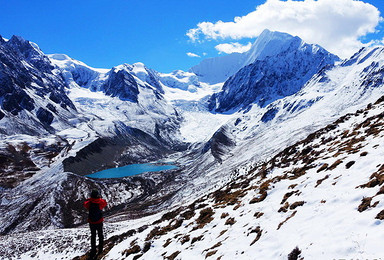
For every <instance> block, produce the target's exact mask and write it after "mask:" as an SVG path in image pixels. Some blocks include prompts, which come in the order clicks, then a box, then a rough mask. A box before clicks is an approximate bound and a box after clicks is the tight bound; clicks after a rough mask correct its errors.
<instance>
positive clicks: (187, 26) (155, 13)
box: [0, 0, 384, 72]
mask: <svg viewBox="0 0 384 260" xmlns="http://www.w3.org/2000/svg"><path fill="white" fill-rule="evenodd" d="M320 1H321V2H323V3H322V4H321V5H320V4H318V5H316V4H314V3H313V2H316V1H309V0H306V2H308V3H307V4H306V5H297V4H298V3H299V2H302V3H303V1H279V0H269V1H268V3H267V2H266V1H265V0H252V1H251V0H241V1H227V0H209V1H207V0H194V1H183V0H178V1H175V0H168V1H159V0H141V1H134V0H114V1H107V0H82V1H78V0H77V1H74V0H67V1H52V0H50V1H46V0H40V1H30V0H23V1H21V0H12V1H9V0H6V1H5V0H0V6H1V9H0V35H2V36H3V37H4V38H10V37H11V36H12V35H14V34H15V35H20V36H22V37H24V38H25V39H28V40H30V41H33V42H35V43H37V44H38V45H39V46H40V48H41V49H42V50H43V52H45V53H47V54H48V53H65V54H67V55H69V56H71V57H72V58H74V59H77V60H81V61H83V62H85V63H87V64H88V65H90V66H92V67H100V68H111V67H113V66H116V65H119V64H122V63H134V62H143V63H144V64H146V65H147V66H148V67H150V68H153V69H155V70H157V71H160V72H170V71H173V70H176V69H183V70H187V69H188V68H190V67H191V66H193V65H195V64H197V63H199V61H201V60H202V59H204V58H207V57H214V56H218V55H225V52H227V53H229V52H231V51H234V50H233V49H236V48H237V47H239V46H242V45H244V46H245V47H244V48H245V49H246V48H247V47H248V48H249V46H250V43H251V42H253V41H254V40H255V39H256V37H257V35H258V34H259V33H260V31H261V30H262V29H264V28H263V27H270V28H269V29H271V30H280V31H286V32H288V33H291V34H295V35H299V36H300V37H302V38H303V39H304V40H306V41H309V42H310V41H313V42H314V43H315V42H316V43H320V44H321V45H322V46H324V45H325V47H326V48H327V49H331V51H333V52H335V51H336V52H337V51H338V50H339V49H344V46H341V45H335V44H333V43H332V42H333V41H334V42H339V43H340V42H341V43H343V44H344V45H345V46H348V48H350V50H354V49H356V48H357V47H358V45H359V44H360V41H363V42H364V43H367V42H370V41H372V40H376V41H381V40H382V39H383V37H384V33H383V32H382V30H384V27H383V25H382V23H381V22H380V23H379V22H377V20H372V19H371V18H372V17H376V16H377V17H379V16H378V15H377V14H375V13H374V12H373V11H374V10H373V9H376V8H377V9H378V10H379V11H382V10H384V3H383V2H384V1H382V0H376V1H372V0H371V1H357V2H361V3H360V4H364V3H369V4H371V5H373V6H375V7H376V8H373V7H370V6H366V5H364V8H366V10H365V9H364V8H362V6H363V5H362V6H358V5H355V3H352V4H351V6H350V8H349V9H348V8H342V7H341V6H339V7H334V6H335V4H331V2H330V1H331V0H319V2H320ZM332 1H333V3H335V2H340V3H342V4H343V5H344V6H349V2H353V1H352V0H332ZM310 2H311V3H310ZM327 2H328V4H327ZM354 2H356V1H354ZM257 7H258V8H259V11H258V12H255V10H256V8H257ZM327 8H335V12H334V13H333V15H328V13H329V10H328V9H327ZM337 8H339V9H340V10H342V11H340V10H339V9H337ZM298 9H301V11H298V12H296V10H298ZM315 9H316V10H315ZM285 10H287V12H285ZM306 10H312V11H313V10H315V11H313V15H312V16H319V17H316V20H311V19H312V18H309V16H308V17H307V18H308V20H306V21H303V18H305V16H306V15H305V12H307V11H306ZM327 10H328V11H327ZM345 10H349V11H345ZM274 11H276V13H277V14H279V19H274V20H273V21H271V19H269V18H268V17H273V12H274ZM312 11H311V12H312ZM269 12H271V14H269ZM303 12H304V15H303ZM341 12H343V13H347V14H346V15H345V14H343V15H342V16H340V13H341ZM359 12H361V13H359ZM284 13H286V15H287V17H285V18H284V17H283V16H284ZM280 14H282V16H281V17H280ZM364 14H365V16H364ZM264 15H266V17H262V16H264ZM290 15H293V16H292V17H296V18H294V19H298V20H297V21H292V20H294V19H293V18H292V17H288V16H290ZM235 17H243V18H244V19H237V20H236V21H235V22H234V19H235ZM297 17H298V18H297ZM280 18H281V19H280ZM307 18H306V19H307ZM284 19H286V20H284ZM322 19H324V20H327V21H330V22H331V23H329V24H330V26H329V28H332V30H331V29H329V30H327V28H324V27H326V26H324V25H323V24H316V22H314V21H317V20H322ZM343 19H344V20H343ZM220 20H221V21H222V23H221V22H218V21H220ZM276 20H278V21H276ZM287 21H289V22H287ZM204 22H207V23H204ZM279 23H280V24H279ZM344 23H345V24H344ZM297 24H299V26H298V25H297ZM303 24H306V25H305V26H304V25H303ZM349 25H350V26H349ZM252 26H253V27H252ZM300 26H304V27H303V28H301V27H300ZM311 26H313V29H312V27H311ZM297 28H301V29H300V30H298V29H297ZM372 28H374V29H376V32H374V33H372V32H371V33H370V32H369V31H372ZM311 30H312V31H313V32H315V34H313V35H311V34H308V33H307V34H305V33H304V32H308V31H311ZM354 30H355V31H359V30H360V33H358V34H354ZM187 33H188V34H189V36H187ZM318 35H320V36H319V37H318V38H316V37H317V36H318ZM338 37H340V39H339V38H338ZM356 39H358V42H356ZM319 41H320V42H319ZM341 43H340V44H341ZM222 44H227V45H222ZM228 44H230V45H228ZM236 46H237V47H236ZM232 47H233V48H232ZM244 48H243V50H244ZM348 48H347V47H346V48H345V49H348ZM348 50H349V49H348ZM187 53H189V54H190V56H192V57H190V56H188V55H187ZM348 54H349V53H347V54H346V55H348ZM193 56H200V57H193Z"/></svg>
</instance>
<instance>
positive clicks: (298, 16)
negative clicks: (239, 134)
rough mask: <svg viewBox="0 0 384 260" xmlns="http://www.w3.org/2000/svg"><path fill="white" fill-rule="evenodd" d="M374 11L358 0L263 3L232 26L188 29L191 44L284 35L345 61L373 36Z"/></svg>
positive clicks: (204, 25) (222, 24) (376, 16)
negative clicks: (263, 34) (268, 32)
mask: <svg viewBox="0 0 384 260" xmlns="http://www.w3.org/2000/svg"><path fill="white" fill-rule="evenodd" d="M381 20H382V18H381V17H380V12H379V11H378V9H377V8H376V7H375V6H373V5H371V4H368V3H364V2H363V1H358V0H304V1H293V0H287V1H281V0H267V1H266V2H265V3H264V4H262V5H259V6H258V7H257V8H256V10H255V11H253V12H251V13H249V14H247V15H245V16H242V17H235V18H234V21H233V22H223V21H218V22H216V23H211V22H202V23H199V24H198V25H197V27H196V28H193V29H190V30H189V31H188V32H187V36H188V37H189V38H190V39H191V40H192V41H199V40H201V39H228V38H229V39H242V38H255V37H257V36H258V35H260V33H261V32H262V31H263V30H264V29H269V30H271V31H280V32H286V33H289V34H292V35H297V36H299V37H301V38H302V39H303V40H304V41H306V42H309V43H317V44H320V45H321V46H323V47H324V48H326V49H327V50H328V51H331V52H333V53H335V54H338V55H339V56H341V57H343V58H345V57H348V56H350V55H351V54H353V53H354V52H355V51H356V50H357V49H358V48H360V47H361V46H363V44H362V43H361V41H360V40H359V38H360V37H362V36H364V35H367V34H368V33H372V32H375V28H376V26H377V25H378V24H379V22H380V21H381Z"/></svg>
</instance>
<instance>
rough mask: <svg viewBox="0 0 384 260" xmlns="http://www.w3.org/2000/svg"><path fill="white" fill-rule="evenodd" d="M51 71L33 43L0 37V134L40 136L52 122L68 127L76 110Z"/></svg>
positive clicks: (51, 68)
mask: <svg viewBox="0 0 384 260" xmlns="http://www.w3.org/2000/svg"><path fill="white" fill-rule="evenodd" d="M54 70H55V67H54V66H53V64H52V63H51V62H50V60H49V59H48V57H47V56H45V55H44V54H43V53H42V52H41V51H40V49H39V48H38V46H37V45H36V44H34V43H31V42H29V41H26V40H24V39H22V38H21V37H18V36H13V37H12V38H11V39H10V40H8V41H5V40H4V39H3V38H1V37H0V85H1V89H0V105H1V109H0V111H1V113H0V118H1V119H0V133H3V134H8V135H9V134H17V133H18V134H32V135H41V134H46V133H48V132H51V133H52V132H54V129H55V125H53V124H55V123H59V124H60V123H61V124H63V125H67V126H69V125H70V123H69V119H70V118H73V117H75V116H76V108H75V106H74V104H73V102H72V101H71V100H70V99H69V98H68V96H67V94H66V93H65V87H66V85H65V82H64V81H63V79H62V78H61V77H60V76H57V75H55V73H54Z"/></svg>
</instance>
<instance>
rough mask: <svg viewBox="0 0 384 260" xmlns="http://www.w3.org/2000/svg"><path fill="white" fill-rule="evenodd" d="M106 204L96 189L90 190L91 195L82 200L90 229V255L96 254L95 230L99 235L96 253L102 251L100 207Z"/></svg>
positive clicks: (102, 238)
mask: <svg viewBox="0 0 384 260" xmlns="http://www.w3.org/2000/svg"><path fill="white" fill-rule="evenodd" d="M105 206H107V202H106V201H105V200H104V199H102V198H101V196H100V193H99V192H98V191H97V190H93V191H92V192H91V197H90V198H89V199H87V200H86V201H85V202H84V207H85V208H86V209H88V212H89V214H88V223H89V227H90V229H91V254H90V256H91V257H94V256H95V255H96V232H97V235H98V237H99V250H98V253H97V254H98V255H100V254H101V252H102V251H103V244H104V235H103V221H104V218H103V212H102V209H103V208H104V207H105Z"/></svg>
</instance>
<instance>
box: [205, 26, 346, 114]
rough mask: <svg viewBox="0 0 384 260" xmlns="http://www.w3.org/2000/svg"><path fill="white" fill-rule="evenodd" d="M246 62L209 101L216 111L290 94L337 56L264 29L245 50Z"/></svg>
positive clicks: (273, 99) (291, 37)
mask: <svg viewBox="0 0 384 260" xmlns="http://www.w3.org/2000/svg"><path fill="white" fill-rule="evenodd" d="M244 58H246V60H245V64H249V65H246V66H244V67H243V68H241V69H240V70H239V71H238V72H237V73H236V74H234V75H233V76H231V77H230V78H229V79H228V80H227V81H226V82H225V84H224V86H223V89H222V91H221V92H219V93H216V94H214V95H213V96H212V98H211V100H210V104H209V107H210V109H211V110H213V111H215V112H228V111H231V110H232V111H235V110H238V109H245V108H247V107H248V106H249V105H251V104H253V103H256V104H258V105H259V106H261V107H263V106H266V105H268V104H269V103H271V102H273V101H275V100H277V99H280V98H283V97H286V96H289V95H292V94H294V93H296V92H297V91H299V90H300V89H301V88H302V87H303V86H304V84H305V83H306V82H307V81H308V80H309V79H310V78H311V77H312V76H313V75H315V74H316V73H317V72H318V71H320V70H321V69H322V68H324V67H325V66H328V65H333V64H334V63H335V61H338V60H339V58H338V57H337V56H335V55H333V54H331V53H329V52H328V51H326V50H325V49H323V48H322V47H320V46H318V45H315V44H308V43H305V42H304V41H303V40H301V39H300V38H299V37H294V36H291V35H288V34H285V33H280V32H270V31H264V32H263V33H262V35H260V37H259V38H258V39H257V41H256V42H255V43H254V44H253V46H252V48H251V50H250V51H248V52H247V53H245V55H244Z"/></svg>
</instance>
